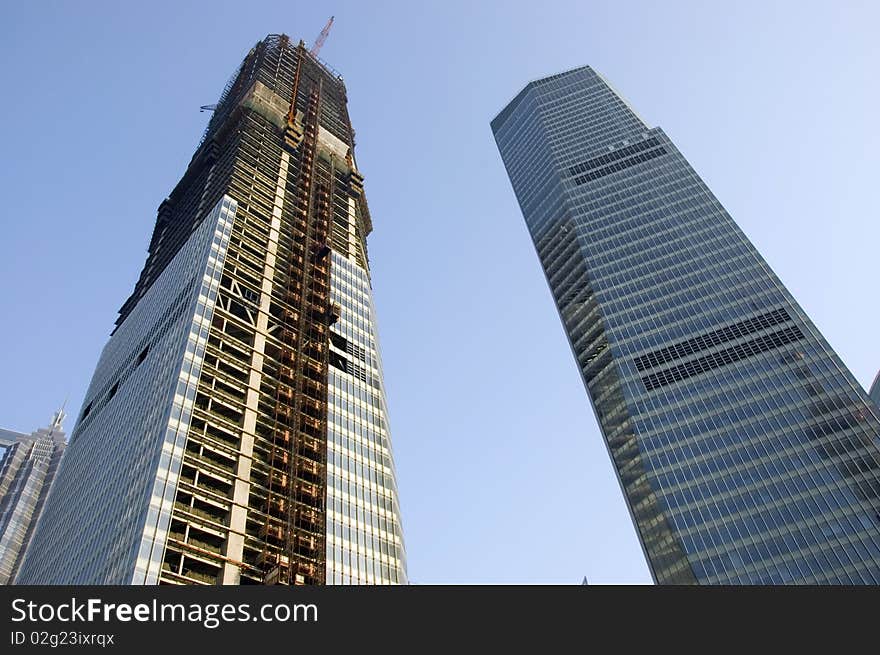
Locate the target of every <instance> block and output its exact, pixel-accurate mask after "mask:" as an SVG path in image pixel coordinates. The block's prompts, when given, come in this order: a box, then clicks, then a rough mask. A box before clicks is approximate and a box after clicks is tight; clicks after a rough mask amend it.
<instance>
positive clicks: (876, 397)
mask: <svg viewBox="0 0 880 655" xmlns="http://www.w3.org/2000/svg"><path fill="white" fill-rule="evenodd" d="M868 395H869V396H870V397H871V400H873V401H874V404H875V405H877V407H880V373H877V377H875V378H874V383H873V384H872V385H871V391H869V392H868Z"/></svg>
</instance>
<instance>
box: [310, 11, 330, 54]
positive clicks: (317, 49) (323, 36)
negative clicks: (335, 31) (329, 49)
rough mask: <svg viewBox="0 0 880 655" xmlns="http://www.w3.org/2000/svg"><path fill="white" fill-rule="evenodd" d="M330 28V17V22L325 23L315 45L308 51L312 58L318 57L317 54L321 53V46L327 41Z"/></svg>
mask: <svg viewBox="0 0 880 655" xmlns="http://www.w3.org/2000/svg"><path fill="white" fill-rule="evenodd" d="M332 26H333V16H330V20H328V21H327V24H326V25H325V26H324V29H323V30H321V33H320V34H319V35H318V38H317V39H315V44H314V45H313V46H312V48H311V50H309V54H310V55H312V57H317V56H318V53H319V52H320V51H321V46H322V45H324V41H326V40H327V35H328V34H330V28H331V27H332Z"/></svg>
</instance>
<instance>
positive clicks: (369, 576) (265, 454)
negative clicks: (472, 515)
mask: <svg viewBox="0 0 880 655" xmlns="http://www.w3.org/2000/svg"><path fill="white" fill-rule="evenodd" d="M346 103H347V100H346V90H345V86H344V84H343V81H342V79H341V78H340V77H339V76H338V75H337V74H335V73H334V72H332V71H331V70H330V69H329V68H328V67H327V66H326V65H325V64H323V63H321V62H320V61H319V60H318V59H317V58H316V57H315V56H314V55H312V54H311V53H310V52H309V50H307V49H306V48H305V47H304V45H303V44H302V43H301V42H300V43H299V44H298V45H297V44H294V43H291V42H290V40H289V38H288V37H287V36H274V35H271V36H268V37H266V38H265V39H263V40H262V41H260V42H259V43H258V44H257V45H256V46H255V47H254V48H253V49H252V50H251V51H250V52H249V53H248V55H247V56H246V57H245V58H244V61H243V62H242V64H241V66H240V68H239V69H238V71H237V72H236V73H235V74H234V76H233V77H232V79H231V80H230V82H229V83H228V85H227V86H226V88H225V90H224V91H223V93H222V96H221V98H220V101H219V102H218V104H217V106H216V110H215V111H214V115H213V117H212V118H211V121H210V123H209V125H208V128H207V131H206V133H205V135H204V138H203V139H202V141H201V143H200V145H199V146H198V149H197V150H196V153H195V155H194V156H193V158H192V161H191V162H190V164H189V167H188V168H187V170H186V172H185V173H184V175H183V177H182V179H181V180H180V182H179V183H178V184H177V186H176V187H175V189H174V190H173V191H172V192H171V195H170V196H169V197H168V198H167V199H166V200H165V201H164V202H162V204H161V205H160V206H159V211H158V219H157V221H156V226H155V229H154V231H153V236H152V239H151V241H150V246H149V254H148V257H147V262H146V265H145V267H144V269H143V272H142V273H141V276H140V279H139V280H138V282H137V285H136V287H135V289H134V293H133V294H132V295H131V297H130V298H129V299H128V300H127V301H126V302H125V304H124V305H123V306H122V309H121V310H120V314H119V319H118V321H117V323H116V328H115V330H114V331H113V334H112V336H111V338H110V340H109V342H108V343H107V345H106V347H105V348H104V351H103V353H102V355H101V358H100V361H99V362H98V366H97V369H96V371H95V374H94V377H93V378H92V382H91V385H90V387H89V389H88V392H87V394H86V397H85V401H84V404H83V408H82V411H81V413H80V416H79V419H78V421H77V425H76V427H75V429H74V431H73V433H72V435H71V439H70V446H69V448H68V454H67V456H66V457H65V462H64V465H63V466H62V468H61V470H60V471H59V474H58V479H57V482H56V484H55V488H54V490H53V493H52V495H51V498H50V499H49V502H48V505H47V507H46V511H45V514H44V519H43V521H42V522H41V524H40V527H39V531H38V533H37V535H36V536H35V539H34V544H33V546H32V548H31V551H30V554H29V556H28V557H27V559H26V561H25V562H24V565H23V568H22V571H21V575H20V577H19V582H20V583H97V584H108V583H110V584H129V583H133V584H155V583H160V584H215V583H220V584H263V583H266V584H269V583H280V584H322V583H329V584H360V583H366V584H371V583H375V584H395V583H405V582H406V565H405V559H404V557H405V556H404V544H403V538H402V531H401V524H400V511H399V507H398V498H397V489H396V482H395V473H394V464H393V461H392V453H391V441H390V437H389V433H388V421H387V413H386V402H385V394H384V389H383V381H382V370H381V364H380V361H379V350H378V343H377V335H376V323H375V311H374V309H373V302H372V291H371V284H370V271H369V264H368V260H367V249H366V237H367V235H368V234H369V233H370V231H371V230H372V222H371V219H370V213H369V210H368V208H367V202H366V199H365V197H364V189H363V177H362V176H361V174H360V172H359V170H358V167H357V165H356V163H355V158H354V131H353V130H352V126H351V123H350V121H349V116H348V111H347V106H346Z"/></svg>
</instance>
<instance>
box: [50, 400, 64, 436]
mask: <svg viewBox="0 0 880 655" xmlns="http://www.w3.org/2000/svg"><path fill="white" fill-rule="evenodd" d="M65 407H67V398H65V399H64V402H63V403H62V404H61V408H60V409H59V410H58V411H57V412H55V414H53V415H52V424H51V428H52V429H53V430H56V429H57V430H60V429H61V423H62V422H63V421H64V419H65V418H66V417H67V414H66V413H65V412H64V408H65Z"/></svg>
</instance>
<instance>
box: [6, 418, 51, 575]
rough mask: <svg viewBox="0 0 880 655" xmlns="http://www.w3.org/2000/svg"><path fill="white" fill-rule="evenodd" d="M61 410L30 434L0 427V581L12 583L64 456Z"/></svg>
mask: <svg viewBox="0 0 880 655" xmlns="http://www.w3.org/2000/svg"><path fill="white" fill-rule="evenodd" d="M63 421H64V410H59V411H58V412H56V413H55V416H53V417H52V422H51V423H50V424H49V427H46V428H40V429H39V430H37V431H35V432H32V433H31V434H23V433H19V432H12V431H11V430H0V444H2V445H5V446H6V451H5V452H4V453H3V456H2V457H0V584H12V583H13V581H14V580H15V576H16V574H17V573H18V570H19V568H20V567H21V563H22V561H24V556H25V553H26V552H27V549H28V544H30V541H31V538H32V537H33V534H34V529H35V528H36V525H37V523H38V522H39V519H40V514H41V513H42V511H43V507H44V506H45V504H46V498H47V497H48V496H49V490H50V489H51V488H52V482H53V481H54V480H55V474H56V473H57V472H58V465H59V463H60V462H61V459H62V457H63V456H64V448H65V447H66V445H67V442H66V441H65V440H64V430H63V428H62V427H61V423H62V422H63Z"/></svg>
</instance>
